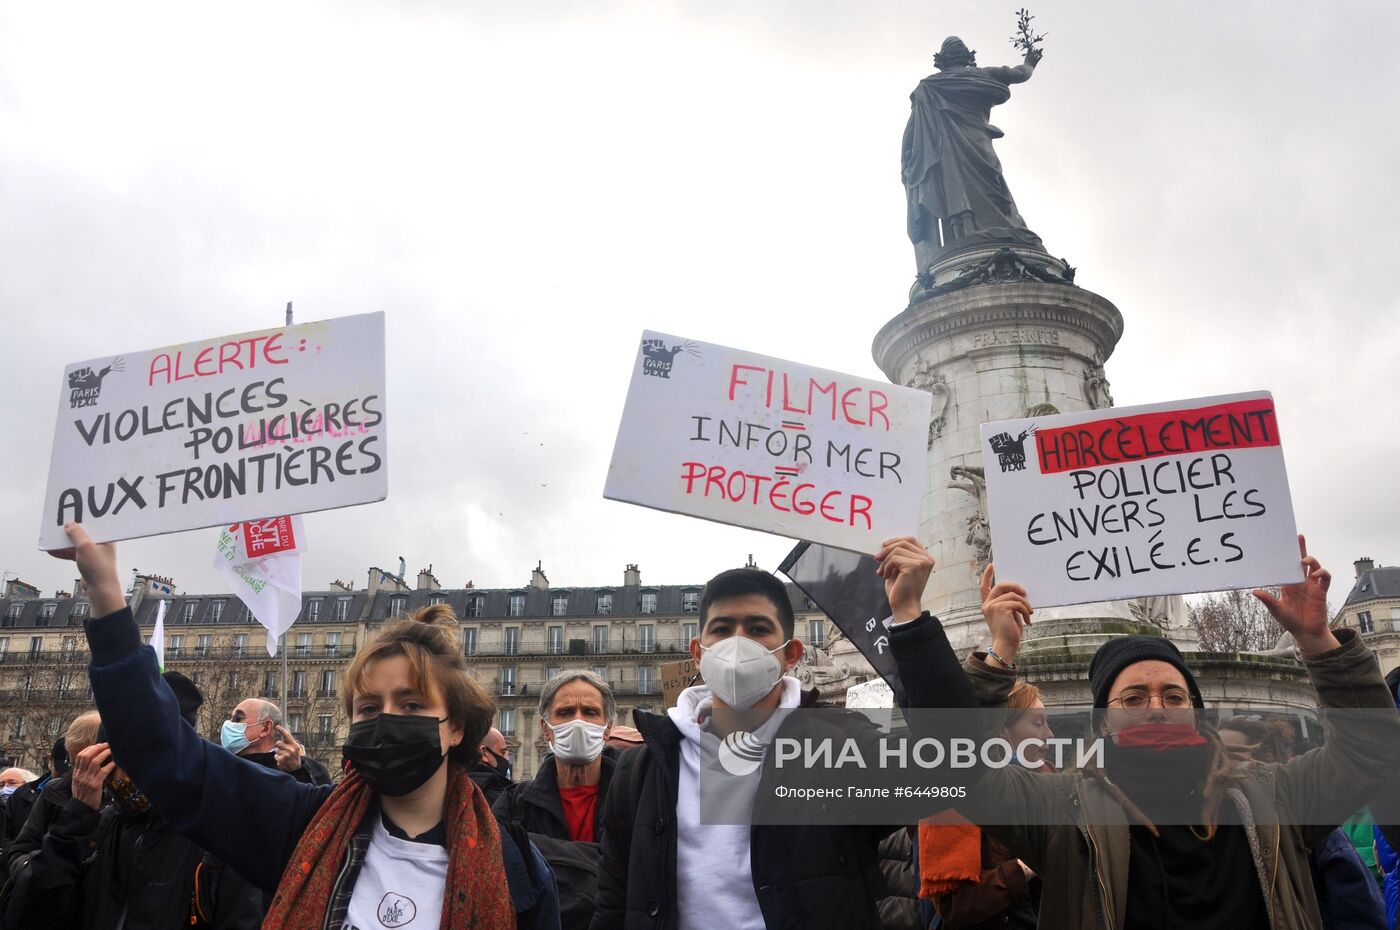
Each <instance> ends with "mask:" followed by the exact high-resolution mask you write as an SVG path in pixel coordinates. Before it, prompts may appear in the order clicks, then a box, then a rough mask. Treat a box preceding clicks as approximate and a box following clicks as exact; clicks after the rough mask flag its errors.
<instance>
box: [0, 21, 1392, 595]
mask: <svg viewBox="0 0 1400 930" xmlns="http://www.w3.org/2000/svg"><path fill="white" fill-rule="evenodd" d="M1018 5H1019V0H1018V2H1017V3H1006V4H1000V5H999V4H993V3H987V2H985V0H979V2H970V0H969V2H961V3H959V2H942V0H939V2H934V0H925V2H894V0H889V2H880V3H869V2H860V0H850V2H818V0H790V2H765V0H743V2H739V0H730V2H726V0H706V2H703V3H701V2H698V0H696V2H673V3H666V2H658V0H637V2H632V3H627V2H607V0H587V2H542V0H536V2H530V3H515V4H512V3H498V2H477V3H452V2H439V3H430V2H420V3H402V2H383V3H374V2H347V0H336V2H334V3H324V4H320V3H300V2H288V0H282V2H278V3H275V4H274V3H265V2H253V3H243V4H236V5H228V4H203V3H200V4H196V3H188V2H170V3H139V2H138V3H134V4H133V3H123V4H112V3H100V4H99V3H92V4H68V3H65V4H46V3H24V2H19V0H3V2H0V312H2V313H3V323H4V327H3V339H4V354H3V359H4V360H3V363H0V390H3V397H4V400H5V402H6V407H7V409H8V417H7V426H8V429H7V430H6V432H5V441H4V445H3V449H4V451H3V453H2V454H0V525H3V527H4V534H3V538H2V539H0V568H3V569H4V570H6V571H7V572H10V573H17V574H18V575H19V576H20V577H22V578H23V579H25V580H26V581H30V582H33V583H36V584H39V585H40V586H41V587H42V588H44V589H45V591H46V593H48V592H51V591H52V590H53V589H55V588H58V587H64V588H66V587H67V586H68V585H69V584H70V583H71V579H72V578H73V577H74V576H75V572H74V570H73V568H72V566H65V565H63V564H60V563H57V562H54V561H53V560H51V559H50V558H49V557H48V556H46V555H44V554H43V553H41V552H39V551H38V550H37V549H36V548H35V540H36V538H37V535H38V529H39V520H40V507H41V502H42V496H43V491H44V486H45V482H46V475H47V469H48V457H49V446H50V443H51V441H52V436H53V428H54V422H53V416H54V411H55V406H56V403H57V398H56V396H55V395H56V394H57V393H58V392H59V391H60V390H61V388H62V384H61V376H62V370H63V367H64V365H65V364H67V363H69V362H73V361H77V360H81V359H87V358H91V357H94V356H100V355H112V354H116V353H120V352H127V353H130V352H134V351H138V350H142V349H148V348H152V347H155V346H159V345H165V344H169V343H172V342H183V341H189V340H195V339H200V338H205V337H212V336H216V335H221V334H226V333H236V332H242V331H246V330H254V329H262V328H266V327H268V326H274V325H279V324H280V323H281V321H282V314H283V306H284V304H285V302H286V301H288V300H294V301H295V304H296V313H297V318H298V320H299V321H309V320H313V319H321V318H326V317H333V316H341V315H345V314H351V313H360V312H366V311H373V310H383V311H385V313H386V314H387V325H388V347H387V353H388V377H389V382H388V392H387V394H388V407H389V415H390V417H391V421H392V424H393V428H392V430H391V434H390V435H391V446H390V494H389V499H388V500H387V501H386V502H384V503H382V504H376V505H371V506H366V507H359V508H353V509H350V510H345V511H340V512H335V513H325V514H314V515H311V516H308V517H307V520H306V524H307V531H308V534H309V537H310V544H311V552H310V553H309V555H308V556H307V559H306V562H305V582H306V585H307V587H308V588H309V589H319V588H324V587H325V586H326V584H327V583H328V582H329V581H330V580H331V579H332V578H336V577H339V578H345V579H351V580H354V581H355V583H356V587H360V586H362V585H363V584H364V581H365V569H366V568H367V567H368V566H369V565H371V564H377V565H381V566H384V567H386V568H391V569H393V568H396V567H397V559H398V557H399V556H400V555H402V556H404V557H405V558H406V559H407V561H408V569H409V572H410V573H413V572H415V571H417V569H419V568H421V567H424V566H426V565H428V564H429V563H432V565H433V567H434V570H435V571H436V573H437V576H438V577H439V578H440V579H441V580H442V582H443V583H444V584H445V585H449V586H460V585H463V584H465V583H466V582H467V581H468V580H469V579H471V580H474V581H475V582H476V584H477V585H488V586H512V585H518V584H521V583H523V582H524V581H526V580H527V579H528V577H529V572H530V569H531V568H533V567H534V565H535V564H536V562H537V561H543V564H544V567H545V570H546V571H547V572H548V574H549V577H550V579H551V580H552V581H553V582H554V583H555V584H556V585H560V584H567V585H594V584H617V583H620V582H621V580H622V569H623V565H624V564H625V563H628V562H639V563H640V564H641V568H642V575H643V579H644V580H645V581H648V582H652V583H676V584H679V583H689V582H696V581H702V580H704V579H705V578H707V577H709V576H710V575H711V574H713V573H714V572H716V571H718V570H720V569H722V568H727V567H731V566H733V565H737V564H742V562H743V561H744V559H745V558H746V557H747V556H748V555H749V554H750V553H752V554H753V555H754V557H755V558H756V559H757V560H758V562H759V564H760V565H762V566H764V567H766V568H773V567H776V564H777V563H778V561H779V560H780V559H781V557H782V556H783V554H785V553H786V552H787V550H788V549H789V548H790V546H791V543H790V542H789V541H787V540H783V539H779V538H776V537H771V536H765V535H762V534H758V533H754V532H749V531H744V530H738V529H733V528H729V527H722V526H717V525H713V524H707V523H703V522H701V521H697V520H692V519H687V518H683V517H678V516H671V515H666V514H661V513H655V512H651V511H646V510H643V509H641V508H637V507H631V506H628V505H625V504H620V503H614V502H610V501H604V500H603V499H602V496H601V492H602V486H603V480H604V476H605V473H606V470H607V462H608V458H609V456H610V454H611V448H612V442H613V438H614V435H615V432H616V426H617V418H618V415H619V413H620V410H621V407H622V401H623V397H624V395H625V392H626V387H627V380H628V370H629V366H630V363H631V360H632V358H633V355H634V353H635V351H636V344H637V342H636V340H637V336H638V334H639V333H640V331H641V330H642V329H644V328H653V329H658V330H662V331H666V332H672V333H677V334H681V335H685V336H689V337H691V338H695V339H700V340H704V341H710V342H719V343H724V344H729V345H736V346H742V347H745V348H748V349H752V350H754V351H758V352H762V353H764V354H768V355H774V356H779V357H786V358H792V359H797V360H800V361H803V362H807V363H811V364H815V365H820V366H822V367H825V368H831V369H836V370H839V371H847V372H851V373H855V374H860V375H864V376H868V377H882V376H881V375H880V373H879V371H878V369H877V368H876V367H875V365H874V363H873V362H872V360H871V357H870V341H871V338H872V337H873V336H874V334H875V332H876V330H877V329H879V327H880V326H881V325H882V324H884V323H885V321H887V320H888V319H889V318H890V317H892V316H894V315H895V314H897V313H898V312H899V311H900V310H902V309H903V308H904V306H905V303H906V301H907V293H908V288H909V285H910V283H911V282H912V278H913V272H914V264H913V252H912V249H911V247H910V244H909V242H908V240H907V238H906V237H905V234H904V194H903V189H902V187H901V186H900V182H899V143H900V136H901V133H902V131H903V128H904V123H905V120H906V119H907V117H908V109H909V101H908V95H909V92H910V90H911V89H912V88H913V87H914V85H915V84H916V83H917V82H918V80H919V79H920V78H922V77H923V76H925V75H926V74H927V73H929V72H930V71H931V70H932V60H931V54H932V52H933V51H934V50H935V49H936V48H937V47H938V45H939V44H940V43H941V42H942V40H943V38H944V37H945V36H947V35H949V34H957V35H960V36H962V37H963V38H964V39H965V40H966V41H967V42H968V44H969V45H970V46H972V47H973V48H974V49H976V50H977V51H978V57H979V63H980V64H984V65H991V64H1012V63H1015V61H1016V56H1015V53H1014V52H1013V50H1012V48H1011V47H1010V45H1009V42H1008V37H1009V36H1010V35H1011V33H1012V32H1013V29H1014V24H1015V10H1016V8H1017V6H1018ZM1032 12H1033V13H1035V14H1036V15H1037V17H1038V18H1037V21H1036V25H1037V27H1038V28H1039V30H1040V31H1042V32H1046V33H1048V38H1047V39H1046V41H1045V44H1044V48H1045V59H1044V61H1043V62H1042V64H1041V66H1040V67H1039V69H1038V70H1037V71H1036V74H1035V77H1034V79H1033V80H1032V81H1031V82H1030V83H1028V84H1025V85H1021V86H1018V87H1016V88H1015V89H1014V92H1013V98H1012V100H1011V101H1010V103H1008V104H1006V105H1004V106H1002V107H1000V108H998V109H997V110H996V112H995V113H994V116H993V122H995V123H996V124H997V125H998V126H1000V127H1001V128H1002V129H1003V130H1005V132H1006V137H1005V138H1004V139H1002V140H1001V141H999V142H998V143H997V145H998V151H999V153H1000V156H1001V159H1002V162H1003V165H1004V167H1005V170H1006V175H1007V179H1008V183H1009V184H1010V186H1011V190H1012V192H1013V194H1014V195H1015V197H1016V200H1017V202H1018V204H1019V206H1020V210H1021V213H1022V215H1023V216H1025V217H1026V220H1027V222H1028V223H1029V225H1030V226H1031V228H1033V229H1034V230H1035V231H1036V232H1038V233H1039V234H1040V235H1041V237H1042V238H1043V239H1044V241H1045V243H1046V246H1047V248H1048V249H1049V250H1050V251H1051V252H1052V253H1053V254H1055V255H1057V256H1064V257H1066V258H1067V259H1068V260H1069V261H1070V262H1071V263H1072V264H1074V265H1076V266H1077V267H1078V268H1079V277H1078V279H1077V280H1078V283H1079V284H1080V285H1082V286H1083V287H1086V288H1089V289H1091V290H1093V291H1096V292H1098V293H1099V294H1102V295H1103V296H1104V297H1107V298H1108V299H1109V300H1111V301H1113V302H1114V303H1115V304H1116V305H1117V306H1118V308H1119V309H1120V310H1121V311H1122V314H1123V317H1124V320H1125V323H1126V331H1125V334H1124V337H1123V340H1122V341H1121V343H1120V344H1119V346H1118V349H1117V351H1116V352H1115V353H1114V355H1113V357H1112V359H1111V360H1110V361H1109V363H1108V365H1107V372H1108V376H1109V378H1110V379H1111V381H1112V385H1113V393H1114V397H1115V399H1116V401H1117V403H1118V404H1119V405H1129V404H1139V403H1148V402H1153V401H1160V400H1170V399H1174V398H1181V397H1192V396H1200V395H1207V394H1217V393H1227V392H1233V391H1241V390H1253V389H1260V388H1264V389H1268V390H1272V391H1273V392H1274V393H1275V395H1276V398H1277V401H1278V409H1279V413H1280V417H1281V424H1282V430H1283V436H1284V443H1285V451H1286V455H1287V460H1288V468H1289V475H1290V479H1291V483H1292V488H1293V495H1294V504H1295V508H1296V511H1297V515H1298V523H1299V526H1300V527H1302V528H1303V529H1304V530H1305V531H1306V532H1307V533H1308V534H1309V536H1310V539H1311V541H1312V543H1313V549H1314V551H1315V552H1317V553H1318V554H1319V555H1320V557H1321V558H1322V559H1323V560H1324V562H1325V563H1327V564H1328V565H1329V566H1330V567H1331V568H1333V570H1334V571H1335V572H1336V573H1337V575H1338V579H1339V580H1338V585H1337V587H1338V588H1339V589H1340V591H1339V592H1338V593H1336V594H1334V601H1336V602H1338V603H1340V600H1341V598H1342V597H1344V596H1345V593H1346V590H1347V589H1348V587H1349V579H1350V577H1351V574H1352V571H1351V565H1350V563H1351V561H1352V560H1353V559H1355V558H1357V557H1358V556H1361V555H1370V556H1373V557H1375V558H1376V559H1378V560H1380V561H1383V562H1387V563H1389V562H1400V530H1398V529H1397V528H1400V499H1397V498H1398V496H1397V493H1396V473H1397V467H1400V430H1397V428H1396V422H1397V414H1396V412H1395V409H1394V404H1393V399H1394V397H1395V394H1396V391H1395V388H1394V385H1395V383H1396V380H1397V377H1400V366H1397V359H1398V358H1400V314H1397V312H1396V309H1397V307H1396V304H1397V301H1396V297H1395V293H1396V288H1397V283H1396V282H1397V278H1396V275H1395V273H1394V266H1395V264H1396V262H1397V260H1400V231H1397V230H1400V223H1397V217H1400V184H1397V182H1396V180H1395V170H1396V158H1397V149H1398V148H1400V132H1397V125H1396V114H1397V109H1396V100H1395V98H1396V91H1397V88H1400V67H1397V64H1396V62H1397V57H1396V55H1395V52H1394V48H1393V46H1394V36H1395V35H1397V34H1400V6H1397V5H1396V4H1384V3H1347V2H1333V3H1329V4H1319V3H1303V2H1289V3H1280V2H1268V3H1264V2H1253V3H1249V2H1233V3H1223V4H1222V3H1204V2H1197V3H1189V2H1181V3H1173V4H1170V5H1163V4H1161V3H1156V2H1146V0H1143V2H1123V0H1112V2H1108V0H1103V2H1092V3H1091V2H1084V0H1075V2H1064V0H1060V2H1037V3H1036V4H1035V6H1034V7H1033V8H1032ZM213 548H214V531H212V530H203V531H198V532H193V533H188V534H184V535H182V536H173V537H164V538H158V539H153V540H143V541H137V542H130V543H125V544H123V545H122V546H121V560H122V564H123V571H124V572H125V571H129V570H130V569H132V568H139V569H141V570H142V571H156V572H161V573H164V574H169V575H173V576H174V578H175V580H176V582H177V583H178V584H179V585H180V586H181V588H182V589H184V590H193V591H198V592H208V591H217V590H220V586H219V582H218V579H217V576H215V574H214V572H213V571H212V569H211V568H210V567H209V566H210V562H211V560H212V558H213ZM7 577H13V575H7Z"/></svg>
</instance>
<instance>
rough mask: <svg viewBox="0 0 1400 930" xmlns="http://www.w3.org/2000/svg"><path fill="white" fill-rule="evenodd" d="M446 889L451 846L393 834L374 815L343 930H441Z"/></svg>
mask: <svg viewBox="0 0 1400 930" xmlns="http://www.w3.org/2000/svg"><path fill="white" fill-rule="evenodd" d="M446 888H447V850H446V849H444V848H443V847H441V846H439V845H437V844H436V843H415V842H413V841H412V840H401V839H399V838H398V837H395V836H391V835H390V834H389V831H388V830H386V829H384V820H383V818H381V817H376V818H374V835H373V837H372V838H371V839H370V842H369V849H368V850H366V852H365V861H364V864H363V865H362V866H360V874H359V876H358V877H357V878H356V879H355V890H354V891H352V892H351V893H350V910H349V912H348V913H347V914H346V915H345V925H344V928H343V930H437V928H438V924H440V923H441V922H442V900H443V897H444V896H445V892H446Z"/></svg>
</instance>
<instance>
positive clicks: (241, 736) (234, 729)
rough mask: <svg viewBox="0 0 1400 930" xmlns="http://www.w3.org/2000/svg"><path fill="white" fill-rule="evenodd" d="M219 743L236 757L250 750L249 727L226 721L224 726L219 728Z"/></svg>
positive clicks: (244, 724)
mask: <svg viewBox="0 0 1400 930" xmlns="http://www.w3.org/2000/svg"><path fill="white" fill-rule="evenodd" d="M219 742H221V743H223V744H224V748H225V749H227V750H228V751H229V752H231V753H234V754H235V755H236V754H238V753H240V752H242V751H243V750H245V749H247V748H248V725H247V724H246V723H234V722H233V721H232V720H225V721H224V725H223V726H222V727H220V728H219Z"/></svg>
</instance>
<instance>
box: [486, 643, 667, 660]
mask: <svg viewBox="0 0 1400 930" xmlns="http://www.w3.org/2000/svg"><path fill="white" fill-rule="evenodd" d="M575 643H580V644H581V646H582V648H580V647H579V646H576V645H574V644H575ZM689 652H690V640H688V639H658V640H653V641H652V642H650V643H645V644H644V643H642V642H640V641H638V642H628V643H611V642H609V643H597V642H594V641H593V640H591V639H590V640H571V641H566V642H565V643H564V645H563V646H562V647H551V646H550V645H549V644H548V643H543V642H541V643H530V642H522V643H518V644H516V645H515V646H514V647H513V648H512V647H510V646H508V645H507V644H506V643H481V642H478V643H477V645H476V650H475V651H474V652H472V651H468V652H467V656H468V657H480V656H485V657H495V656H504V657H510V658H521V659H528V658H533V657H544V656H554V657H568V656H631V655H676V656H681V655H686V654H687V653H689Z"/></svg>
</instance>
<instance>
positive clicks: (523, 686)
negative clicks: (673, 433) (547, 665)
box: [495, 678, 661, 700]
mask: <svg viewBox="0 0 1400 930" xmlns="http://www.w3.org/2000/svg"><path fill="white" fill-rule="evenodd" d="M495 684H496V691H497V693H498V694H499V695H500V696H501V697H526V698H529V699H530V700H534V699H535V698H536V696H538V694H539V689H540V687H541V684H540V683H537V682H531V681H516V682H503V681H497V682H496V683H495ZM608 685H609V687H611V688H612V693H613V694H614V695H616V696H618V697H632V696H638V695H652V696H656V697H659V696H660V695H661V682H660V681H658V680H656V679H652V680H651V681H650V682H646V681H640V682H639V681H638V680H637V679H635V678H625V679H623V680H621V681H610V682H608Z"/></svg>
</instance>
